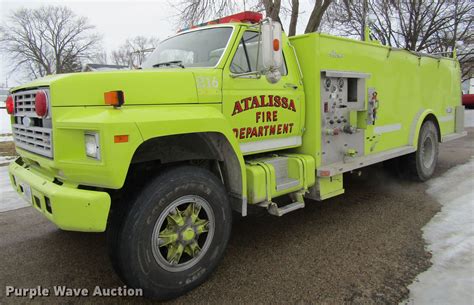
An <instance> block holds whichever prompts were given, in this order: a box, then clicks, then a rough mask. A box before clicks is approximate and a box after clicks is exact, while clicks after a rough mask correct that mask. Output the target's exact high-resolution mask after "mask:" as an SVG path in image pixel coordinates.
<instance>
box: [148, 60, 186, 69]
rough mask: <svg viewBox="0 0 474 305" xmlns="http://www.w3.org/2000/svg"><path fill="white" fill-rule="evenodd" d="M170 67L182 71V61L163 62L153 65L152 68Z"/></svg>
mask: <svg viewBox="0 0 474 305" xmlns="http://www.w3.org/2000/svg"><path fill="white" fill-rule="evenodd" d="M171 65H176V66H179V67H181V68H183V69H184V65H183V61H182V60H171V61H165V62H159V63H157V64H154V65H153V68H158V67H161V66H171Z"/></svg>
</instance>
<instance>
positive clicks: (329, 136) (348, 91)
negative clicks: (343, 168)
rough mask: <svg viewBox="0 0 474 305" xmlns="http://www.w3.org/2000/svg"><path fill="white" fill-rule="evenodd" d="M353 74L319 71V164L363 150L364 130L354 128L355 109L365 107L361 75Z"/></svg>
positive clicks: (358, 153)
mask: <svg viewBox="0 0 474 305" xmlns="http://www.w3.org/2000/svg"><path fill="white" fill-rule="evenodd" d="M354 76H358V75H353V74H350V73H345V72H341V73H339V74H338V73H337V72H331V73H325V72H323V73H322V75H321V132H322V141H323V143H322V148H323V149H322V164H323V165H327V164H332V163H336V162H341V161H342V162H344V161H345V160H347V158H354V157H357V156H361V155H363V154H364V130H363V129H359V128H357V112H358V111H365V110H366V102H365V77H354Z"/></svg>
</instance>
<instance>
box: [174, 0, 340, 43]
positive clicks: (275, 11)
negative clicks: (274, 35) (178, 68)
mask: <svg viewBox="0 0 474 305" xmlns="http://www.w3.org/2000/svg"><path fill="white" fill-rule="evenodd" d="M333 1H334V0H315V3H314V6H313V9H312V12H311V15H310V17H309V20H308V23H307V25H306V30H305V33H309V32H315V31H317V30H318V29H319V25H320V24H321V20H322V18H323V16H324V13H325V12H326V10H327V9H328V7H329V5H330V4H331V2H333ZM347 1H349V0H347ZM299 4H300V2H299V0H288V1H285V2H282V1H281V0H247V1H246V0H242V1H225V0H180V1H179V2H178V5H176V6H175V8H176V9H177V11H178V19H179V20H178V23H179V25H180V26H182V27H189V26H191V25H193V24H199V23H202V22H204V21H206V20H211V19H215V18H219V17H222V16H225V15H229V14H232V13H236V12H238V11H242V10H246V9H251V10H258V11H260V10H264V11H265V13H266V16H267V17H270V18H272V19H273V20H277V21H279V22H280V23H281V22H282V16H287V15H289V16H290V22H289V31H288V35H289V36H293V35H295V34H296V28H297V24H298V16H299V14H300V12H299Z"/></svg>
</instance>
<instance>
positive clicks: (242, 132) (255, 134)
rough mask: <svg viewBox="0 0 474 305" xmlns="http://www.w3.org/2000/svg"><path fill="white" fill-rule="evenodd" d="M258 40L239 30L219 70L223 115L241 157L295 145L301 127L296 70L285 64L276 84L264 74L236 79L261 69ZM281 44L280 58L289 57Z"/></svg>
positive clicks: (301, 100)
mask: <svg viewBox="0 0 474 305" xmlns="http://www.w3.org/2000/svg"><path fill="white" fill-rule="evenodd" d="M258 39H259V33H258V32H256V31H252V30H246V31H243V33H242V34H241V36H240V39H239V44H238V45H237V44H236V46H234V50H233V51H232V54H233V55H231V56H230V58H229V60H228V62H227V64H226V66H225V67H224V71H223V74H224V75H223V113H224V115H225V116H227V117H228V118H229V120H230V122H231V124H232V129H233V132H234V135H235V137H236V138H237V139H238V141H239V143H240V148H241V150H242V153H243V154H252V153H258V152H264V151H272V150H277V149H284V148H289V147H296V146H299V145H301V135H302V129H303V127H304V126H303V119H304V117H303V115H304V109H303V107H304V93H303V92H304V91H303V86H302V85H300V84H299V74H298V70H297V69H296V67H293V68H291V67H290V68H288V67H287V66H286V63H285V64H284V65H283V66H282V68H281V69H280V72H281V74H282V77H281V79H280V81H279V82H277V83H276V84H271V83H269V82H268V81H267V80H266V78H265V75H261V76H260V77H256V76H255V75H247V76H237V75H238V74H241V73H248V72H252V71H262V70H263V67H262V65H261V63H262V57H261V52H259V51H258V48H259V42H258ZM283 44H284V47H283V52H284V55H287V54H290V53H289V52H291V50H290V47H289V46H288V45H287V39H286V38H285V39H284V40H283ZM257 57H258V63H257Z"/></svg>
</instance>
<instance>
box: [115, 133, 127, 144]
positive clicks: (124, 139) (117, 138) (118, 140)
mask: <svg viewBox="0 0 474 305" xmlns="http://www.w3.org/2000/svg"><path fill="white" fill-rule="evenodd" d="M126 142H128V134H124V135H116V136H114V143H126Z"/></svg>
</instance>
